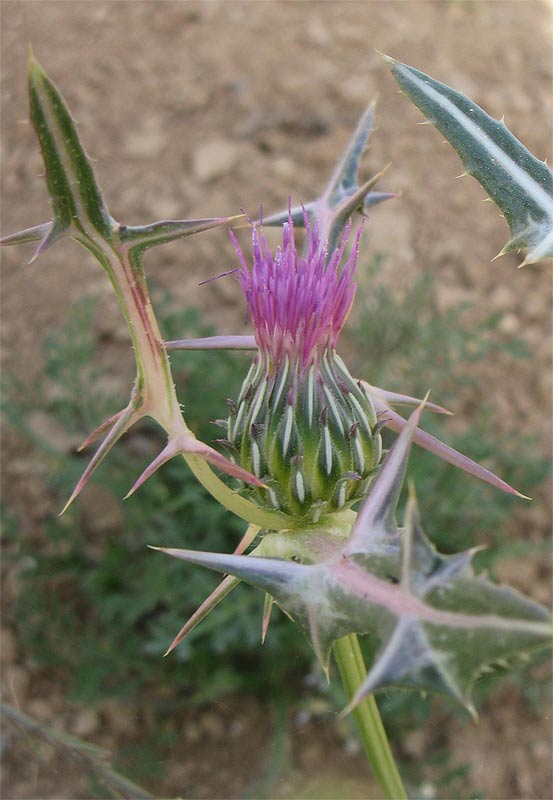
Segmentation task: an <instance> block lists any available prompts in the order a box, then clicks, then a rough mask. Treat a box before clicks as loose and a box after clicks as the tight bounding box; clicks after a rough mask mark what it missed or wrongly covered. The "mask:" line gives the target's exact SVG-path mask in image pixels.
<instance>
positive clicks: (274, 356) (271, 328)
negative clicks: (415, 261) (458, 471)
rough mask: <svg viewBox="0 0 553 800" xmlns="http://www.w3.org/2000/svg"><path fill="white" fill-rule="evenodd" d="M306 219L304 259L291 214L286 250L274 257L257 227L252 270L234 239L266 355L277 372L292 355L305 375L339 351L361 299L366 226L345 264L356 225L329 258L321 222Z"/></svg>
mask: <svg viewBox="0 0 553 800" xmlns="http://www.w3.org/2000/svg"><path fill="white" fill-rule="evenodd" d="M304 219H305V228H306V232H307V242H306V254H305V255H304V256H303V255H300V254H299V253H298V251H297V249H296V242H295V237H294V225H293V222H292V218H291V215H289V217H288V222H287V223H285V224H284V225H283V240H282V246H279V247H277V249H276V252H275V254H274V255H273V254H272V253H271V251H270V249H269V246H268V244H267V240H266V238H265V236H264V234H263V232H262V231H260V230H259V229H258V228H256V227H254V229H253V234H252V240H253V264H252V267H251V269H250V268H249V267H248V265H247V263H246V260H245V258H244V255H243V253H242V251H241V249H240V247H239V245H238V243H237V242H236V239H234V237H233V240H234V244H235V247H236V251H237V253H238V257H239V258H240V263H241V268H240V269H239V270H238V273H237V274H238V279H239V281H240V284H241V286H242V289H243V291H244V295H245V297H246V303H247V305H248V310H249V314H250V317H251V320H252V323H253V326H254V329H255V338H256V341H257V345H258V347H259V350H260V352H261V354H262V356H264V358H265V360H266V361H267V362H268V363H269V364H270V365H272V366H273V367H276V368H278V366H279V365H282V364H283V362H284V361H285V360H286V358H287V357H288V358H289V359H290V361H291V363H293V364H298V365H299V366H300V369H301V372H305V371H306V370H307V369H308V368H309V367H311V366H312V365H313V364H316V363H319V362H320V359H321V356H322V354H323V353H324V352H327V351H328V350H334V349H335V347H336V342H337V340H338V336H339V334H340V331H341V330H342V328H343V327H344V324H345V321H346V319H347V316H348V314H349V311H350V309H351V306H352V303H353V298H354V296H355V288H356V287H355V283H354V282H353V276H354V273H355V267H356V262H357V255H358V251H359V239H360V236H361V227H360V228H359V231H358V233H357V236H356V238H355V244H354V247H353V249H352V252H351V254H350V255H349V257H348V258H347V259H346V260H345V263H344V264H343V265H342V261H343V259H344V251H345V249H346V245H347V241H348V237H349V233H350V230H351V223H349V224H348V225H347V226H346V230H345V232H344V235H343V237H342V242H341V244H340V246H339V247H338V248H337V249H336V250H335V251H334V252H333V253H332V254H331V256H330V258H328V250H327V244H326V242H325V241H321V239H320V236H319V226H318V224H317V223H315V225H314V226H311V224H310V222H309V219H308V218H307V215H306V214H304Z"/></svg>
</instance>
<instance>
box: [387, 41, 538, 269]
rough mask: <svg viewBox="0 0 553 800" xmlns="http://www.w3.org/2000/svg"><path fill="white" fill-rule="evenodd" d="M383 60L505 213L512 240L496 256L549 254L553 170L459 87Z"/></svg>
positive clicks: (535, 257) (528, 261)
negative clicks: (520, 252) (522, 252)
mask: <svg viewBox="0 0 553 800" xmlns="http://www.w3.org/2000/svg"><path fill="white" fill-rule="evenodd" d="M384 60H385V61H386V62H387V63H388V64H389V65H390V68H391V70H392V74H393V76H394V78H395V79H396V80H397V82H398V83H399V85H400V86H401V88H402V89H403V91H404V92H405V93H406V94H407V95H408V96H409V98H410V99H411V100H412V101H413V103H415V105H416V106H418V108H420V110H421V111H422V112H423V114H424V115H425V116H426V118H427V119H428V121H429V122H431V123H432V124H433V125H435V126H436V128H438V130H439V131H440V132H441V133H442V134H443V135H444V136H445V137H446V139H447V140H448V141H449V142H450V144H451V145H452V146H453V147H454V148H455V150H456V151H457V153H458V154H459V156H460V158H461V160H462V161H463V164H464V165H465V169H466V171H467V173H468V174H470V175H473V176H474V177H475V178H476V180H477V181H479V183H481V184H482V186H483V187H484V189H485V190H486V192H487V193H488V195H489V196H490V197H491V199H492V200H493V201H494V202H495V203H496V204H497V205H498V206H499V208H500V209H501V211H502V212H503V214H504V216H505V218H506V220H507V222H508V223H509V227H510V229H511V239H510V240H509V242H508V243H507V244H506V245H505V247H504V248H503V250H502V251H501V253H500V254H499V255H503V254H504V253H507V252H508V251H510V250H521V249H522V248H524V247H526V248H528V253H527V256H526V258H525V259H524V262H523V263H522V264H521V266H524V265H525V264H533V263H535V262H536V261H539V260H540V259H542V258H548V257H551V256H553V173H552V172H551V170H550V169H549V167H548V166H547V164H545V162H543V161H540V160H539V159H537V158H535V156H533V155H532V153H530V152H529V150H527V149H526V147H525V146H524V145H523V144H521V142H519V141H518V139H516V138H515V137H514V136H513V134H512V133H511V132H510V131H509V129H508V128H507V127H506V126H505V124H504V122H503V121H502V120H496V119H493V117H490V116H489V114H487V113H486V112H485V111H484V110H483V109H481V108H480V107H479V106H477V105H476V103H473V102H472V100H470V99H469V98H468V97H466V96H465V95H464V94H461V92H457V91H455V89H452V88H451V87H450V86H447V85H446V84H445V83H440V82H439V81H436V80H434V79H433V78H431V77H430V76H429V75H425V74H424V72H419V70H417V69H414V67H410V66H408V65H407V64H401V63H400V62H399V61H395V60H394V59H393V58H390V57H389V56H384Z"/></svg>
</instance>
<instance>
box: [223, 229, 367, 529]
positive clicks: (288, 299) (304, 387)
mask: <svg viewBox="0 0 553 800" xmlns="http://www.w3.org/2000/svg"><path fill="white" fill-rule="evenodd" d="M304 219H305V228H306V232H307V241H306V246H305V255H300V254H299V253H298V252H297V250H296V242H295V239H294V227H293V222H292V218H291V214H290V215H289V217H288V222H287V223H286V224H285V225H284V226H283V227H284V230H283V240H282V246H281V247H278V248H277V249H276V252H275V254H274V255H273V254H272V253H271V251H270V249H269V246H268V244H267V241H266V239H265V237H264V235H263V233H262V232H260V231H259V230H258V229H257V228H255V227H254V230H253V264H252V267H251V268H249V267H248V265H247V263H246V260H245V258H244V255H243V253H242V251H241V250H240V248H239V246H238V244H237V243H236V240H234V241H235V247H236V250H237V253H238V256H239V258H240V263H241V267H240V268H239V269H238V270H237V274H238V279H239V281H240V284H241V286H242V289H243V290H244V294H245V296H246V302H247V305H248V310H249V313H250V316H251V319H252V322H253V325H254V328H255V339H256V343H257V346H258V350H259V352H258V354H257V355H256V356H255V358H254V362H253V364H252V366H251V369H250V371H249V373H248V375H247V377H246V378H245V380H244V383H243V384H242V389H241V390H240V394H239V396H238V399H237V401H236V403H232V404H231V406H230V408H231V413H230V416H229V418H228V423H227V437H228V438H227V440H226V444H227V446H229V447H230V454H231V458H234V459H235V460H236V463H237V464H239V465H240V466H241V467H242V468H243V469H249V470H251V472H252V474H254V475H255V476H256V477H257V478H259V479H260V480H261V481H262V482H263V484H264V486H263V487H262V488H257V489H249V488H248V487H245V488H244V492H245V493H247V494H248V496H249V497H251V498H252V499H253V500H254V501H256V502H259V503H260V504H261V505H264V506H266V507H269V508H272V509H279V510H281V511H284V512H285V513H287V514H289V515H290V516H292V517H295V518H297V519H305V518H306V517H307V518H310V519H311V520H316V519H318V518H319V517H320V515H321V514H324V513H333V512H335V511H338V510H340V509H342V508H345V507H348V506H350V505H351V504H352V503H354V502H355V501H356V500H359V499H360V498H361V497H363V496H364V492H365V490H366V488H367V486H368V483H369V481H370V480H371V478H372V476H373V474H374V470H375V469H376V467H377V465H378V462H379V460H380V454H381V443H380V436H379V433H378V423H377V419H376V413H375V411H374V408H373V405H372V402H371V400H370V398H369V396H368V395H367V393H366V392H365V391H364V389H363V387H362V386H361V384H359V383H358V382H357V381H356V380H355V379H354V378H353V377H352V376H351V375H350V373H349V372H348V369H347V367H346V365H345V364H344V362H343V361H342V359H341V358H340V357H339V356H338V355H337V353H336V343H337V339H338V336H339V334H340V331H341V330H342V328H343V326H344V323H345V321H346V319H347V316H348V313H349V311H350V308H351V305H352V302H353V298H354V295H355V283H354V282H353V276H354V272H355V266H356V261H357V253H358V248H359V239H360V235H361V231H360V230H359V232H358V233H357V236H356V239H355V243H354V247H353V251H352V253H351V255H349V256H348V257H347V258H346V257H345V249H346V246H347V242H348V237H349V234H350V231H351V225H348V226H347V227H346V230H345V232H344V236H343V237H342V241H341V243H340V245H339V246H338V247H337V248H336V249H335V250H334V251H332V252H330V253H329V251H328V249H327V245H326V242H324V241H321V238H320V236H319V227H318V225H317V223H314V224H312V225H311V224H310V221H309V219H308V218H307V215H304ZM342 262H344V263H342ZM246 465H247V466H246Z"/></svg>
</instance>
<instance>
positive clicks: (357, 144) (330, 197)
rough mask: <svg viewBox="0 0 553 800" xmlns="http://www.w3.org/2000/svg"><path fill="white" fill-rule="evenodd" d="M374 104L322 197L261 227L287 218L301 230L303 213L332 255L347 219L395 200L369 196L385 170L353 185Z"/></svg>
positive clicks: (387, 196)
mask: <svg viewBox="0 0 553 800" xmlns="http://www.w3.org/2000/svg"><path fill="white" fill-rule="evenodd" d="M374 107H375V103H374V102H373V103H371V104H370V105H369V106H368V107H367V109H366V110H365V111H364V113H363V115H362V116H361V119H360V120H359V122H358V124H357V127H356V129H355V131H354V132H353V135H352V137H351V139H350V140H349V142H348V144H347V146H346V148H345V150H344V152H343V154H342V156H341V158H340V159H339V161H338V163H337V164H336V167H335V168H334V172H333V173H332V175H331V177H330V180H329V181H328V184H327V185H326V188H325V190H324V191H323V193H322V195H321V196H320V197H318V198H317V199H316V200H312V201H310V202H308V203H305V204H304V205H302V206H297V207H295V208H292V209H290V211H288V210H286V211H281V212H278V213H276V214H272V215H271V216H269V217H267V218H265V219H264V220H263V224H264V225H273V226H275V225H282V224H284V223H285V222H288V217H289V214H290V215H291V217H292V221H293V223H294V225H297V226H298V227H303V226H304V224H305V219H304V213H305V214H307V217H308V219H309V221H310V222H311V224H315V222H317V224H318V225H319V230H320V234H321V238H322V239H324V240H326V241H328V252H329V254H332V253H333V252H334V250H335V248H336V247H337V245H338V242H339V240H340V237H341V236H342V233H343V231H344V228H345V226H346V224H347V221H348V219H349V218H350V217H351V216H352V215H353V214H354V213H355V212H360V213H361V214H366V213H367V211H368V209H369V208H371V207H372V206H374V205H376V204H378V203H381V202H382V201H383V200H389V199H391V198H393V197H397V195H396V194H393V193H390V192H373V191H372V189H373V188H374V186H375V185H376V183H377V182H378V181H379V180H380V178H381V177H382V176H383V175H384V173H385V171H386V169H387V167H386V169H384V170H382V171H381V172H379V173H378V175H375V176H374V177H373V178H371V179H370V180H368V181H366V182H365V183H364V184H362V185H361V186H360V185H359V184H358V183H357V172H358V170H359V164H360V161H361V156H362V155H363V152H364V151H365V148H366V147H367V142H368V139H369V136H370V134H371V130H372V125H373V119H374Z"/></svg>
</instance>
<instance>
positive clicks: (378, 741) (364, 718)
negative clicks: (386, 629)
mask: <svg viewBox="0 0 553 800" xmlns="http://www.w3.org/2000/svg"><path fill="white" fill-rule="evenodd" d="M334 658H335V659H336V663H337V665H338V670H339V672H340V678H341V679H342V684H343V686H344V689H345V690H346V694H347V696H348V700H351V698H352V697H353V696H354V694H355V693H356V691H357V690H358V688H359V686H360V685H361V683H362V682H363V681H364V679H365V677H366V675H367V668H366V667H365V662H364V660H363V654H362V653H361V648H360V647H359V641H358V639H357V636H356V635H355V634H352V635H350V636H345V637H344V638H343V639H339V640H338V641H337V642H335V644H334ZM352 714H353V718H354V719H355V722H356V723H357V727H358V729H359V733H360V734H361V741H362V743H363V748H364V750H365V754H366V756H367V760H368V762H369V764H370V767H371V770H372V773H373V775H374V777H375V778H376V780H377V781H378V784H379V786H380V788H381V789H382V793H383V796H384V798H385V799H386V800H407V794H406V793H405V789H404V788H403V783H402V782H401V778H400V775H399V772H398V769H397V767H396V763H395V761H394V757H393V755H392V751H391V749H390V744H389V742H388V738H387V736H386V731H385V730H384V725H383V724H382V720H381V719H380V713H379V711H378V706H377V704H376V700H375V699H374V696H373V695H372V694H371V695H369V696H368V697H366V698H365V699H364V700H363V701H362V702H361V703H359V705H358V706H356V707H355V708H354V709H353V711H352Z"/></svg>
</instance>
